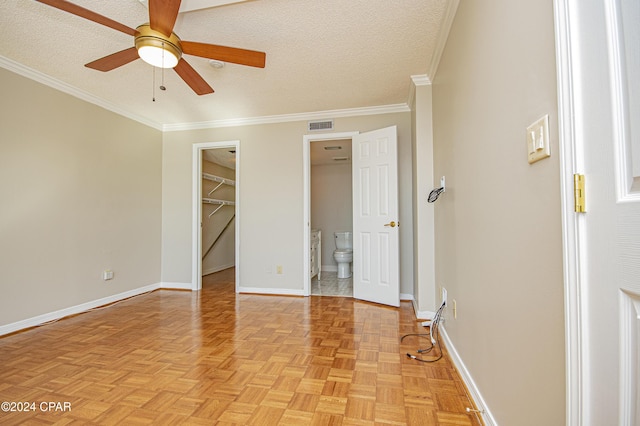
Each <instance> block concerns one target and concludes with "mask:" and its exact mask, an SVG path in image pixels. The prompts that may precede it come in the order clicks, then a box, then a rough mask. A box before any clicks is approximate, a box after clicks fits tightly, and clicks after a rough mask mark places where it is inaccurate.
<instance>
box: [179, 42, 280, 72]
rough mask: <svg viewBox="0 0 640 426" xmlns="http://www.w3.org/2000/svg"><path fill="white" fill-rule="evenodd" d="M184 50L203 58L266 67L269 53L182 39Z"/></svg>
mask: <svg viewBox="0 0 640 426" xmlns="http://www.w3.org/2000/svg"><path fill="white" fill-rule="evenodd" d="M180 44H182V52H183V53H186V54H188V55H194V56H200V57H202V58H209V59H217V60H219V61H223V62H231V63H233V64H240V65H248V66H250V67H257V68H264V65H265V61H266V59H267V54H266V53H264V52H258V51H256V50H246V49H237V48H235V47H226V46H218V45H215V44H207V43H197V42H193V41H181V42H180Z"/></svg>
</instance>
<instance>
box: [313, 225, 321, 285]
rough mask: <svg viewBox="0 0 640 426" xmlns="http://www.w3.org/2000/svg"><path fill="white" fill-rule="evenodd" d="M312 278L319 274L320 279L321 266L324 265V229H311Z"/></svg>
mask: <svg viewBox="0 0 640 426" xmlns="http://www.w3.org/2000/svg"><path fill="white" fill-rule="evenodd" d="M310 244H311V250H310V252H311V278H313V277H315V276H316V275H317V276H318V280H319V279H320V266H321V265H322V261H321V257H322V231H321V230H319V229H312V230H311V238H310Z"/></svg>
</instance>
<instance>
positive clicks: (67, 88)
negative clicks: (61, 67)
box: [0, 55, 162, 130]
mask: <svg viewBox="0 0 640 426" xmlns="http://www.w3.org/2000/svg"><path fill="white" fill-rule="evenodd" d="M0 67H2V68H4V69H6V70H9V71H12V72H14V73H16V74H19V75H21V76H23V77H26V78H29V79H31V80H34V81H37V82H38V83H42V84H44V85H45V86H49V87H51V88H53V89H56V90H59V91H61V92H64V93H66V94H68V95H71V96H74V97H76V98H78V99H82V100H83V101H86V102H89V103H92V104H94V105H97V106H99V107H102V108H104V109H106V110H108V111H111V112H114V113H116V114H119V115H122V116H124V117H126V118H129V119H131V120H134V121H137V122H139V123H142V124H144V125H146V126H149V127H152V128H154V129H157V130H162V125H161V124H159V123H156V122H155V121H150V120H148V119H146V118H144V117H141V116H139V115H137V114H132V113H131V112H130V111H127V110H125V109H123V108H121V107H119V106H117V105H116V104H114V103H112V102H109V101H107V100H104V99H102V98H99V97H97V96H94V95H91V94H89V93H87V92H85V91H83V90H80V89H78V88H76V87H73V86H71V85H70V84H67V83H65V82H63V81H60V80H58V79H55V78H53V77H51V76H49V75H47V74H44V73H42V72H40V71H36V70H34V69H33V68H29V67H27V66H26V65H22V64H20V63H18V62H16V61H14V60H11V59H9V58H6V57H4V56H2V55H0Z"/></svg>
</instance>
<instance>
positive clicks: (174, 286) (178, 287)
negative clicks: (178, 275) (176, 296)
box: [160, 282, 193, 290]
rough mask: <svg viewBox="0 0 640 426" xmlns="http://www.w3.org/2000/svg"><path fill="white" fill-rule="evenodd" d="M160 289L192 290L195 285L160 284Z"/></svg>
mask: <svg viewBox="0 0 640 426" xmlns="http://www.w3.org/2000/svg"><path fill="white" fill-rule="evenodd" d="M160 288H161V289H163V290H192V289H193V284H191V283H165V282H161V283H160Z"/></svg>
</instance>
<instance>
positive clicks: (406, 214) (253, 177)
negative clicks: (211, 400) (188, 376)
mask: <svg viewBox="0 0 640 426" xmlns="http://www.w3.org/2000/svg"><path fill="white" fill-rule="evenodd" d="M306 125H307V123H306V121H300V122H291V123H279V124H265V125H253V126H241V127H227V128H218V129H203V130H191V131H179V132H178V131H177V132H166V133H165V134H164V136H163V138H164V144H163V146H164V148H163V189H162V191H163V194H162V204H163V216H162V221H163V243H162V280H163V281H166V282H182V283H190V282H191V280H192V277H191V273H192V272H191V267H192V260H191V250H192V245H191V244H192V243H191V225H192V224H191V221H192V201H191V185H192V183H191V179H192V170H191V169H192V150H193V147H192V146H193V144H194V143H202V142H220V141H230V140H240V149H239V158H240V160H239V161H240V167H239V171H240V173H239V174H240V176H239V178H238V180H239V183H240V212H239V220H240V241H239V244H240V271H239V272H240V280H241V282H240V283H239V286H240V287H247V288H265V289H267V290H268V289H284V290H290V291H292V292H295V291H302V289H303V282H304V280H303V277H304V276H305V274H304V271H303V235H302V232H303V223H302V219H303V182H302V176H303V164H302V147H303V136H304V135H305V134H306V133H307V130H306ZM392 125H397V126H398V145H399V146H398V150H399V154H398V155H399V162H400V164H403V165H405V166H404V167H403V166H401V167H400V168H399V170H400V172H399V173H400V175H399V180H400V200H399V201H400V206H401V209H400V212H401V213H400V221H401V222H403V226H402V227H401V228H400V230H401V234H400V239H401V253H400V256H401V292H402V293H408V294H412V284H413V271H412V267H413V266H412V265H413V261H412V255H413V254H412V252H413V248H412V240H413V237H412V226H410V225H411V223H412V212H411V187H412V183H411V167H410V165H411V114H410V113H409V112H406V113H395V114H382V115H372V116H362V117H350V118H338V119H336V120H335V131H336V132H348V131H368V130H374V129H378V128H382V127H387V126H392ZM404 224H409V226H404ZM274 265H282V267H283V274H282V275H276V274H273V273H270V272H269V271H273V267H274Z"/></svg>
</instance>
